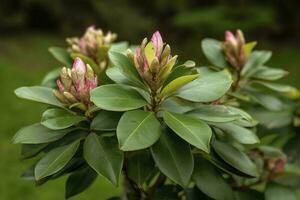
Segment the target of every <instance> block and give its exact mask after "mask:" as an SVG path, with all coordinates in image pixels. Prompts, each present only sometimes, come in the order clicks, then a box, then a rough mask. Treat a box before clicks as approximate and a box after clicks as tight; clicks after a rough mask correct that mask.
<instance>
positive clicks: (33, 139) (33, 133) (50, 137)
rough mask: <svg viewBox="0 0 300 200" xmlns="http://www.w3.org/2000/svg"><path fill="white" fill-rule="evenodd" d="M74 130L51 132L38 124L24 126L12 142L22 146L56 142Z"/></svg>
mask: <svg viewBox="0 0 300 200" xmlns="http://www.w3.org/2000/svg"><path fill="white" fill-rule="evenodd" d="M73 130H74V128H68V129H62V130H51V129H48V128H46V127H44V126H43V125H41V124H40V123H36V124H33V125H30V126H26V127H24V128H22V129H20V130H19V131H18V132H17V133H16V134H15V136H14V138H13V142H14V143H15V144H16V143H22V144H40V143H47V142H52V141H55V140H58V139H60V138H62V137H64V136H65V135H66V134H67V133H69V132H71V131H73Z"/></svg>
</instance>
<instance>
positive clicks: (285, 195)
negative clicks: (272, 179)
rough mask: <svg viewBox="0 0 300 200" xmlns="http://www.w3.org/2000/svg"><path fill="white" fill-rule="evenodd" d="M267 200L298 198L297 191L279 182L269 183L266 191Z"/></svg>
mask: <svg viewBox="0 0 300 200" xmlns="http://www.w3.org/2000/svg"><path fill="white" fill-rule="evenodd" d="M265 198H266V200H297V199H298V198H297V195H296V192H295V190H294V189H293V188H291V187H286V186H283V185H279V184H268V186H267V189H266V192H265Z"/></svg>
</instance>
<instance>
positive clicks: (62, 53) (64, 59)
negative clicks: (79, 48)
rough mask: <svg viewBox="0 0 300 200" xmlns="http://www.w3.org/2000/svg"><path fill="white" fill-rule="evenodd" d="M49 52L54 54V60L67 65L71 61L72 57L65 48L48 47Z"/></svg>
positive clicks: (69, 64)
mask: <svg viewBox="0 0 300 200" xmlns="http://www.w3.org/2000/svg"><path fill="white" fill-rule="evenodd" d="M49 52H50V53H51V54H52V55H53V56H54V58H55V59H56V60H58V61H59V62H61V63H62V64H64V65H66V67H69V66H71V65H72V63H73V59H72V57H71V56H70V54H69V52H68V51H67V50H66V49H63V48H60V47H50V48H49Z"/></svg>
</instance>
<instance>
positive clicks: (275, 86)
mask: <svg viewBox="0 0 300 200" xmlns="http://www.w3.org/2000/svg"><path fill="white" fill-rule="evenodd" d="M251 83H252V84H259V85H262V86H265V87H267V88H269V89H271V90H274V91H276V92H290V91H293V90H295V88H294V87H292V86H289V85H283V84H278V83H271V82H265V81H252V82H251Z"/></svg>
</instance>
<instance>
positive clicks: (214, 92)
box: [175, 70, 232, 102]
mask: <svg viewBox="0 0 300 200" xmlns="http://www.w3.org/2000/svg"><path fill="white" fill-rule="evenodd" d="M231 83H232V79H231V75H230V74H229V72H228V71H226V70H223V71H221V72H211V73H205V74H202V73H201V70H200V76H199V78H197V79H196V80H194V81H192V82H190V83H188V84H187V85H185V86H183V87H182V88H181V89H179V90H178V92H177V93H176V94H175V95H176V96H178V97H181V98H183V99H186V100H189V101H194V102H211V101H215V100H217V99H219V98H220V97H222V96H223V95H224V94H225V93H226V92H227V90H228V89H229V88H230V86H231Z"/></svg>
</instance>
